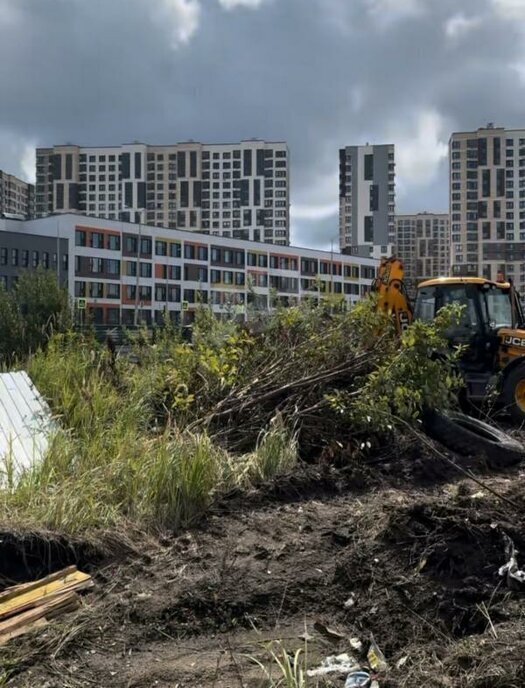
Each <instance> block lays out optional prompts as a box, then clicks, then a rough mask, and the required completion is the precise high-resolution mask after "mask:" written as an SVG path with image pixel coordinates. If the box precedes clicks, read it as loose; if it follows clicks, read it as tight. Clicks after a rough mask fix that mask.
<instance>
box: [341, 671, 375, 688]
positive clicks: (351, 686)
mask: <svg viewBox="0 0 525 688" xmlns="http://www.w3.org/2000/svg"><path fill="white" fill-rule="evenodd" d="M368 686H370V674H369V673H368V671H352V673H351V674H349V675H348V676H347V679H346V682H345V688H368Z"/></svg>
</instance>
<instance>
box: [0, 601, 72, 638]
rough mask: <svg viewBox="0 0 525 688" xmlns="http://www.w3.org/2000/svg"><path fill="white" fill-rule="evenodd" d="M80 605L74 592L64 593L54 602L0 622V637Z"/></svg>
mask: <svg viewBox="0 0 525 688" xmlns="http://www.w3.org/2000/svg"><path fill="white" fill-rule="evenodd" d="M79 603H80V600H79V597H78V595H77V594H76V592H66V593H62V594H60V595H58V596H57V597H56V598H55V599H54V600H50V601H48V602H46V603H45V604H42V605H40V606H38V607H35V608H34V609H29V610H27V611H25V612H22V613H21V614H17V615H16V616H13V617H11V618H10V619H6V620H5V621H2V622H0V635H2V634H4V633H8V632H10V631H12V630H13V629H15V628H19V627H20V626H24V625H25V624H27V623H31V622H33V621H36V620H37V619H41V618H42V617H44V616H46V617H47V616H48V615H49V616H51V617H52V616H53V614H54V613H56V612H60V610H61V609H69V608H71V609H75V608H77V607H78V605H79Z"/></svg>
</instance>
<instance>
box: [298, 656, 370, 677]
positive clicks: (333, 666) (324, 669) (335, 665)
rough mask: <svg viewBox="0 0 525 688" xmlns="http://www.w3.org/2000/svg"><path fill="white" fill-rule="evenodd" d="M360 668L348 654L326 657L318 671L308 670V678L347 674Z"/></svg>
mask: <svg viewBox="0 0 525 688" xmlns="http://www.w3.org/2000/svg"><path fill="white" fill-rule="evenodd" d="M358 668H359V664H358V663H357V662H356V660H355V659H354V658H353V657H351V656H350V655H349V654H347V653H346V652H345V653H344V654H342V655H332V656H330V657H326V658H325V659H323V661H322V662H321V665H320V666H319V667H317V668H316V669H308V670H307V672H306V675H307V676H325V675H326V674H347V673H348V672H349V671H355V670H356V669H358Z"/></svg>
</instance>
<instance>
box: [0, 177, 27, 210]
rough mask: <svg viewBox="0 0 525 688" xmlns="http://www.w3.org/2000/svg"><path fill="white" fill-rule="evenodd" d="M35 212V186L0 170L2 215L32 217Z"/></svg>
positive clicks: (0, 206) (0, 205) (0, 207)
mask: <svg viewBox="0 0 525 688" xmlns="http://www.w3.org/2000/svg"><path fill="white" fill-rule="evenodd" d="M34 212H35V187H34V186H33V184H28V183H27V182H24V181H23V180H22V179H19V178H18V177H15V176H14V175H13V174H8V173H7V172H2V170H0V215H16V216H17V217H19V218H23V219H27V220H29V219H31V218H32V217H34Z"/></svg>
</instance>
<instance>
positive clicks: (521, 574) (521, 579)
mask: <svg viewBox="0 0 525 688" xmlns="http://www.w3.org/2000/svg"><path fill="white" fill-rule="evenodd" d="M503 537H504V539H505V556H506V557H507V563H506V564H504V565H503V566H502V567H501V568H500V569H499V571H498V573H499V575H500V576H504V575H505V574H506V575H507V585H508V586H509V587H510V588H512V587H515V584H516V583H519V584H520V586H521V585H522V584H523V583H525V571H522V570H521V569H519V568H518V559H517V555H518V551H517V550H516V548H515V547H514V543H513V542H512V540H511V539H510V537H509V536H508V535H504V536H503Z"/></svg>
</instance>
